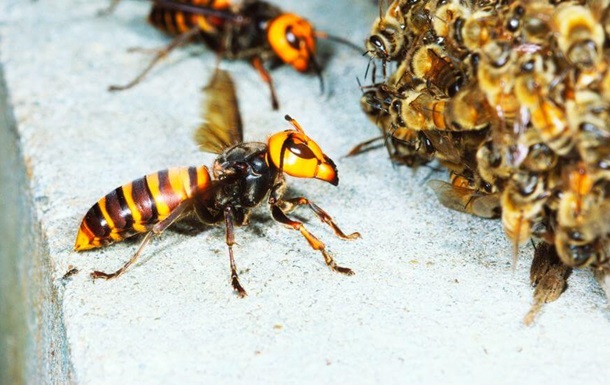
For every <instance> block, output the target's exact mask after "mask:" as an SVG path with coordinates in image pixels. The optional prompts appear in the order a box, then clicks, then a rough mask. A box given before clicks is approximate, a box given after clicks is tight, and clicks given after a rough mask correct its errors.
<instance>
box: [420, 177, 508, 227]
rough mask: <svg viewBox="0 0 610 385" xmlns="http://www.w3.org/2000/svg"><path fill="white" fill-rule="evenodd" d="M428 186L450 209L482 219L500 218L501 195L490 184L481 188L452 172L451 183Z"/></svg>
mask: <svg viewBox="0 0 610 385" xmlns="http://www.w3.org/2000/svg"><path fill="white" fill-rule="evenodd" d="M428 186H429V187H430V188H432V190H433V191H434V193H435V194H436V197H437V198H438V201H439V202H440V203H441V204H442V205H443V206H445V207H447V208H449V209H452V210H456V211H460V212H463V213H468V214H472V215H476V216H478V217H481V218H498V217H499V216H500V212H501V208H500V194H499V192H498V191H496V190H495V189H494V188H493V186H491V185H490V184H488V183H485V184H484V187H483V188H480V187H478V186H477V185H476V183H475V181H474V180H471V179H470V178H465V177H463V176H461V175H459V174H456V173H454V172H452V173H451V183H447V182H443V181H440V180H431V181H429V182H428Z"/></svg>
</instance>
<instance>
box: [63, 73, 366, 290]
mask: <svg viewBox="0 0 610 385" xmlns="http://www.w3.org/2000/svg"><path fill="white" fill-rule="evenodd" d="M206 89H207V93H208V95H207V102H206V106H205V114H204V116H205V118H206V122H205V123H204V124H202V125H201V126H200V127H199V129H198V131H197V133H196V140H197V141H198V142H199V144H200V145H201V148H202V150H204V151H209V152H214V153H218V154H219V155H218V157H217V158H216V160H215V161H214V165H213V166H212V175H210V171H209V169H208V168H207V167H206V166H197V167H181V168H170V169H167V170H162V171H158V172H155V173H152V174H149V175H146V176H145V177H143V178H139V179H136V180H134V181H132V182H130V183H127V184H125V185H123V186H120V187H118V188H116V189H114V190H113V191H112V192H110V193H109V194H107V195H106V196H105V197H103V198H102V199H100V200H99V201H98V202H97V203H95V204H94V205H93V206H92V207H91V208H90V209H89V211H88V212H87V214H86V215H85V217H84V219H83V221H82V223H81V225H80V229H79V231H78V235H77V236H76V243H75V246H74V249H75V250H77V251H81V250H87V249H91V248H96V247H101V246H104V245H107V244H110V243H113V242H118V241H121V240H123V239H125V238H127V237H131V236H133V235H136V234H145V236H144V239H143V240H142V243H141V244H140V246H139V248H138V250H137V251H136V252H135V254H134V255H133V256H132V257H131V259H130V260H129V261H128V262H127V263H126V264H125V265H123V266H122V267H121V268H120V269H118V270H117V271H115V272H113V273H104V272H100V271H95V272H93V273H92V276H93V277H94V278H105V279H110V278H115V277H117V276H119V275H121V274H122V273H123V272H125V270H126V269H127V268H128V267H129V266H130V265H132V264H133V263H135V262H136V261H137V259H138V257H139V255H140V254H141V252H142V250H143V248H144V246H145V245H146V244H147V243H148V242H149V241H150V240H151V238H152V236H153V235H155V234H160V233H162V232H163V231H164V230H165V229H167V228H168V227H169V226H170V225H172V224H173V223H175V222H176V221H178V220H180V219H182V218H184V217H185V216H187V215H191V214H194V215H195V216H196V218H198V219H199V220H200V221H201V222H202V223H204V224H220V223H224V225H225V228H226V243H227V245H228V247H229V260H230V266H231V279H232V285H233V288H234V289H235V290H236V291H237V293H238V294H239V295H240V296H245V295H246V291H245V290H244V289H243V287H242V286H241V284H240V283H239V279H238V275H237V268H236V267H235V261H234V257H233V244H234V243H235V236H234V230H233V229H234V226H235V225H237V226H241V225H245V224H247V222H248V216H249V214H250V210H251V209H253V208H254V207H256V206H258V205H259V204H261V203H262V202H263V201H265V200H266V201H267V203H268V204H269V209H270V210H271V215H272V217H273V219H275V220H276V221H277V222H279V223H281V224H283V225H285V226H287V227H289V228H291V229H294V230H297V231H299V232H300V233H301V234H302V235H303V237H305V239H306V240H307V242H308V243H309V245H310V246H311V247H312V248H313V249H315V250H320V252H321V253H322V255H323V256H324V260H325V261H326V264H327V265H328V266H329V267H330V268H331V269H332V270H334V271H337V272H339V273H343V274H347V275H351V274H353V272H352V270H351V269H349V268H346V267H341V266H338V265H337V264H336V263H335V261H334V259H333V257H332V256H331V254H330V253H328V252H327V251H326V248H325V245H324V243H323V242H322V241H320V240H319V239H318V238H317V237H316V236H314V235H313V234H312V233H310V232H309V231H308V230H307V229H306V228H305V226H304V225H303V223H301V222H299V221H297V220H294V219H291V218H289V217H288V216H287V214H288V213H289V212H290V211H292V210H293V209H295V208H296V207H298V206H301V205H306V206H308V207H309V208H310V209H311V210H312V211H313V212H314V213H315V215H316V216H317V217H318V218H319V219H320V220H322V221H323V222H324V223H326V224H327V225H329V226H330V227H331V228H332V230H333V231H334V233H335V234H336V235H337V236H338V237H339V238H342V239H355V238H357V237H359V234H358V233H352V234H349V235H346V234H344V233H343V232H342V231H341V229H339V227H338V226H337V225H336V224H335V223H334V221H333V219H332V218H331V217H330V216H329V215H328V214H327V213H326V212H325V211H324V210H322V209H321V208H320V207H319V206H317V205H316V204H315V203H313V202H311V201H310V200H309V199H307V198H305V197H297V198H292V199H284V198H283V194H284V191H285V189H286V186H285V180H284V173H286V174H288V175H291V176H295V177H300V178H316V179H320V180H323V181H326V182H329V183H331V184H333V185H337V184H338V183H339V178H338V176H337V170H336V167H335V164H334V163H333V161H332V160H331V159H330V158H329V157H327V156H326V155H325V154H324V153H323V152H322V150H321V149H320V147H319V146H318V144H317V143H316V142H314V141H313V140H312V139H310V138H309V137H308V136H307V135H306V134H305V132H304V131H303V129H302V128H301V126H300V125H299V124H298V123H297V122H296V121H295V120H294V119H292V118H290V117H289V116H288V115H286V120H288V121H289V122H290V123H291V124H292V125H293V127H294V129H291V130H286V131H282V132H278V133H276V134H274V135H272V136H270V137H269V139H268V141H267V143H261V142H243V139H242V125H241V117H240V114H239V109H238V106H237V98H236V95H235V90H234V86H233V83H232V80H231V78H230V77H229V75H228V73H226V72H224V71H221V70H217V72H216V74H215V76H214V77H213V79H212V82H211V84H210V85H209V86H208V87H207V88H206Z"/></svg>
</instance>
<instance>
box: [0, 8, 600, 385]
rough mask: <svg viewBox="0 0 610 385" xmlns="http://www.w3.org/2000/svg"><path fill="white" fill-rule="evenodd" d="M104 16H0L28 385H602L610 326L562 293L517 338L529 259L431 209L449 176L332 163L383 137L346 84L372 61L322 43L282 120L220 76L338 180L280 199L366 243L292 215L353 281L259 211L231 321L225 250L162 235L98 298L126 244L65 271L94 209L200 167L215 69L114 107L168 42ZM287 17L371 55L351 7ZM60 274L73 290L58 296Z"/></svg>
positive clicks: (578, 286)
mask: <svg viewBox="0 0 610 385" xmlns="http://www.w3.org/2000/svg"><path fill="white" fill-rule="evenodd" d="M105 4H106V2H105V1H96V2H92V1H88V0H79V1H77V0H73V1H68V0H66V1H55V2H50V1H36V2H35V1H11V0H9V1H4V2H2V3H1V4H0V37H1V41H0V55H1V60H2V66H3V69H4V76H5V79H6V83H7V86H8V90H9V104H10V105H11V106H12V108H13V109H14V112H13V113H14V116H15V120H16V123H17V124H16V128H13V127H7V128H4V127H3V128H2V129H10V130H16V133H17V135H18V143H19V145H20V146H21V148H20V150H19V151H21V152H20V153H17V154H18V155H19V156H20V157H21V159H19V162H20V164H21V165H27V177H28V178H29V179H28V182H27V184H28V185H29V189H30V190H29V191H19V192H17V194H23V199H25V201H26V202H28V203H29V204H31V205H33V206H31V210H30V211H31V212H32V213H33V214H34V219H35V220H34V223H33V224H31V227H30V228H31V229H35V230H38V233H37V235H36V236H35V237H36V239H38V241H36V242H34V241H32V242H30V243H29V247H34V245H35V246H36V248H37V249H36V250H29V251H28V248H27V247H25V248H22V249H20V250H22V251H21V253H24V254H23V255H20V256H18V258H22V259H21V260H19V261H17V262H13V264H14V265H17V267H15V270H19V269H21V270H19V271H22V273H23V269H24V268H25V269H29V270H27V271H28V272H27V274H26V273H23V274H22V276H21V277H22V278H23V279H25V280H26V281H25V282H22V281H18V282H16V283H15V284H16V285H17V284H19V286H18V287H15V288H11V287H6V286H5V285H4V286H2V290H3V291H5V293H6V291H7V290H13V289H14V290H15V292H16V293H17V292H20V291H23V290H29V292H27V293H25V294H23V296H24V297H26V298H29V300H28V301H27V302H25V305H26V306H25V307H26V309H27V310H26V314H22V315H21V316H23V317H22V319H23V320H24V321H23V323H22V327H21V328H18V329H20V330H21V331H20V332H17V331H15V332H16V333H18V334H19V333H21V335H25V334H27V337H23V339H24V340H27V341H29V342H27V344H26V345H27V347H26V348H25V350H23V351H24V352H25V354H24V355H23V356H24V359H25V361H26V362H23V363H22V367H23V370H22V371H21V372H20V373H23V376H22V378H23V380H24V381H25V382H27V383H37V384H43V383H56V384H64V383H70V382H71V383H75V384H81V385H93V384H119V383H120V384H167V383H172V384H195V383H231V384H257V383H261V384H262V383H265V384H268V383H292V384H335V383H336V384H339V383H352V384H367V383H368V384H372V383H388V384H393V383H396V384H397V383H442V384H451V383H469V384H487V383H495V384H516V383H542V382H546V383H554V384H576V383H578V384H581V383H587V384H602V383H604V384H605V383H607V381H608V378H609V377H610V368H609V365H608V357H610V343H608V341H610V326H609V318H610V311H609V309H608V305H607V302H606V299H605V296H604V293H603V290H602V289H601V288H600V286H599V285H598V283H597V282H596V281H595V279H594V277H593V274H591V272H590V271H576V272H575V273H574V274H573V275H572V276H571V278H570V281H569V284H570V287H569V289H568V291H567V292H566V293H565V294H564V295H563V296H562V297H561V298H560V299H559V300H558V301H556V302H555V303H552V304H550V305H548V306H546V307H545V308H544V309H543V311H542V314H541V315H540V316H539V317H538V319H537V320H536V322H535V324H534V325H533V326H531V327H526V326H524V325H523V323H522V318H523V316H524V315H525V314H526V312H527V311H528V309H529V307H530V304H531V299H532V290H531V288H530V286H529V271H528V270H529V263H530V261H531V255H532V249H531V247H530V246H528V247H523V248H522V250H521V253H520V256H519V263H518V265H517V267H516V269H515V271H514V272H513V270H512V268H511V259H512V255H511V246H510V245H509V243H508V241H507V240H506V239H505V237H504V235H503V233H502V230H501V228H500V224H499V222H497V221H486V220H480V219H476V218H473V217H470V216H468V215H465V214H461V213H456V212H451V211H448V210H446V209H444V208H443V207H441V206H440V205H439V204H438V203H437V202H436V200H435V199H434V197H433V194H432V192H431V191H430V190H429V188H428V187H427V186H426V185H425V181H426V180H427V178H437V179H438V178H446V175H445V174H443V173H441V172H433V171H431V170H430V169H428V168H422V169H420V170H419V171H418V172H416V173H414V172H413V171H412V170H410V169H407V168H395V167H392V165H391V164H390V162H389V161H388V159H387V156H386V154H385V152H384V151H383V150H380V151H372V152H368V153H366V154H364V155H362V156H360V157H357V158H342V155H343V154H345V153H347V152H348V150H349V149H350V148H351V147H352V146H353V145H355V144H356V143H359V142H361V141H363V140H366V139H368V138H370V137H372V136H374V135H376V134H377V133H376V132H375V130H374V129H373V127H372V126H371V124H369V122H368V121H367V120H366V119H365V117H364V116H363V115H362V113H361V112H360V110H359V102H358V101H359V97H360V91H359V89H358V86H357V84H356V77H357V76H358V77H362V76H363V74H364V69H365V67H366V64H367V60H366V59H365V58H363V57H361V55H359V54H357V53H354V52H353V51H352V50H350V49H348V48H345V47H342V46H337V45H334V44H332V43H329V42H324V41H322V42H320V46H321V50H322V54H321V56H322V58H323V60H322V61H323V62H324V67H325V69H324V77H325V80H326V86H327V87H326V91H325V93H324V94H323V95H320V90H319V85H318V81H317V79H316V78H315V77H313V76H303V75H300V74H298V73H296V72H294V71H293V70H291V69H290V68H284V67H283V68H278V69H276V70H274V71H273V72H272V74H273V77H274V79H275V82H276V85H277V93H278V96H279V98H280V102H281V108H280V110H279V111H278V112H273V111H271V109H270V104H269V99H268V92H267V89H266V87H265V86H264V85H263V84H262V82H261V80H260V79H259V76H258V74H257V73H256V72H255V71H254V70H252V69H251V68H250V67H249V65H248V64H246V63H239V62H234V63H229V62H224V63H223V64H222V66H223V68H225V69H227V70H229V71H231V72H232V73H233V75H234V77H235V80H236V83H237V88H238V92H239V97H240V101H241V107H242V114H243V120H244V122H245V136H246V138H247V139H248V140H263V139H264V138H265V137H266V136H267V135H268V134H270V133H272V132H275V131H277V130H282V129H285V128H287V127H288V125H287V123H286V122H285V121H284V120H283V115H284V114H286V113H289V114H291V115H292V116H293V117H295V118H296V119H297V120H299V121H300V123H301V124H302V125H303V126H304V127H305V129H306V130H307V132H308V133H309V134H310V136H312V137H313V138H315V139H316V140H317V141H318V143H320V145H321V146H322V147H323V149H324V150H325V152H326V153H327V154H329V155H330V156H331V157H332V158H333V159H334V160H335V161H336V163H337V165H338V167H339V171H340V177H341V183H340V184H339V186H338V187H333V186H331V185H329V184H325V183H323V182H320V181H315V180H296V179H291V180H290V182H291V184H290V185H291V190H290V192H289V193H290V194H295V195H296V194H304V195H306V196H307V197H310V198H311V199H313V200H314V201H315V202H317V203H318V204H319V205H320V206H322V207H323V208H325V209H326V210H327V211H328V212H329V213H331V215H333V216H334V218H335V219H336V221H337V223H338V224H339V225H340V226H341V227H342V228H343V229H344V230H345V231H346V232H351V231H360V232H361V233H362V239H360V240H357V241H353V242H346V241H341V240H339V239H337V238H336V237H334V235H333V234H332V232H331V231H329V229H328V228H327V227H326V226H324V225H323V224H321V223H320V222H319V221H318V220H316V219H315V217H313V215H311V213H310V212H307V211H304V210H303V211H299V212H298V216H299V217H300V218H304V219H305V220H306V221H307V224H308V226H309V228H310V230H312V231H313V232H314V233H315V234H317V235H318V236H319V237H320V238H321V239H322V240H323V241H324V242H326V244H327V245H328V247H329V250H330V251H331V252H332V253H333V254H334V256H335V257H336V259H337V261H338V262H339V263H340V264H343V265H345V266H349V267H351V268H353V269H354V270H355V271H356V275H355V276H353V277H345V276H341V275H339V274H335V273H332V272H331V271H329V269H328V268H327V267H326V266H325V264H324V262H323V259H322V257H321V255H320V254H319V253H318V252H315V251H313V250H311V249H310V248H309V246H308V245H307V243H306V242H305V240H304V239H302V237H301V236H300V235H299V234H298V233H296V232H294V231H290V230H287V229H286V228H283V227H282V226H280V225H277V224H275V223H274V222H273V221H272V220H271V219H270V217H269V215H268V212H267V209H266V208H265V207H261V208H260V209H259V210H258V211H257V212H256V215H255V216H254V218H253V223H252V224H251V226H249V227H248V228H240V229H238V230H237V232H236V237H237V241H238V245H237V246H236V248H235V254H236V260H237V265H238V268H239V270H240V274H241V280H242V284H243V285H244V286H245V288H246V289H247V290H248V293H249V296H248V297H247V298H245V299H239V298H237V297H236V296H235V295H234V294H233V293H232V291H231V287H230V284H229V269H228V257H227V250H226V246H225V243H224V230H223V229H222V228H206V229H205V231H203V232H201V233H199V234H197V235H187V234H182V233H178V232H175V231H168V232H167V233H166V234H164V235H163V236H161V237H159V238H156V239H155V240H154V241H153V243H152V244H151V245H150V246H149V247H148V248H147V249H146V252H145V254H144V257H143V259H142V261H141V262H140V263H139V264H138V265H137V266H135V268H133V269H132V270H131V271H129V272H128V273H127V274H125V275H124V276H122V277H120V278H119V279H117V280H114V281H108V282H100V281H97V282H93V281H92V280H91V278H89V275H88V273H89V272H90V271H91V270H93V269H101V270H113V269H116V268H118V267H119V266H120V265H121V264H123V263H124V262H125V261H126V260H127V259H128V258H129V256H130V255H131V253H133V252H134V250H135V248H136V246H137V243H134V242H124V243H122V244H118V245H114V246H110V247H107V248H103V249H100V250H96V251H91V252H86V253H81V254H77V253H75V252H73V251H72V246H73V242H74V237H75V235H76V231H77V229H78V226H79V223H80V220H81V219H82V216H83V215H84V214H85V212H86V211H87V210H88V209H89V207H90V206H91V205H92V204H93V203H94V202H95V201H96V200H97V199H99V198H100V197H102V196H103V195H104V194H106V193H107V192H109V191H110V190H112V189H113V188H115V187H117V186H119V185H121V184H123V183H125V182H128V181H130V180H132V179H134V178H137V177H140V176H143V175H145V174H147V173H150V172H152V171H156V170H159V169H163V168H167V167H170V166H182V165H197V164H202V163H203V164H210V162H211V161H212V159H213V156H212V155H209V154H202V153H200V152H199V151H198V150H197V147H196V145H195V144H194V143H193V141H192V140H191V134H192V131H193V129H194V127H195V126H196V125H197V123H198V121H199V115H200V112H199V110H200V104H201V100H202V94H201V91H200V89H201V87H202V86H203V85H204V84H205V83H206V81H207V80H208V77H209V75H210V73H211V71H212V70H213V68H214V65H215V56H214V55H213V54H212V53H210V52H207V51H206V50H205V48H202V47H194V48H188V49H179V50H177V51H176V52H174V53H173V54H172V55H171V56H170V57H169V59H167V60H165V61H164V62H163V63H162V64H160V65H159V66H158V67H157V68H156V69H155V70H154V71H153V72H152V73H151V74H150V76H148V77H147V78H146V80H145V81H144V82H143V83H142V84H141V85H140V86H138V87H136V88H135V89H133V90H129V91H126V92H122V93H114V94H112V93H108V92H107V91H106V88H107V86H108V85H109V84H111V83H122V82H126V81H128V80H130V79H131V77H132V76H134V75H135V74H136V73H138V71H140V70H141V69H142V68H143V67H144V66H145V64H146V63H147V60H148V58H149V56H147V55H146V54H141V53H127V52H126V49H127V48H129V47H160V46H163V45H164V44H166V43H167V42H168V38H167V37H165V36H164V35H163V34H161V33H159V32H157V31H156V30H154V29H153V28H152V27H150V26H149V25H147V23H146V21H145V15H146V14H147V10H148V8H149V5H148V4H147V3H145V2H134V1H131V2H130V1H125V2H124V3H122V4H121V5H120V6H119V8H118V10H117V12H116V13H115V14H114V15H112V16H108V17H97V16H96V12H97V11H98V10H99V9H100V8H103V7H104V6H105ZM282 6H283V7H284V8H285V9H287V10H293V11H295V12H298V13H300V14H302V15H304V16H306V17H307V18H309V19H310V20H312V21H314V22H315V24H316V26H317V27H318V28H319V29H322V30H326V31H329V32H331V33H334V34H336V35H340V36H344V37H349V38H350V39H351V40H353V41H362V40H363V39H364V37H365V35H366V33H367V31H368V30H369V27H370V24H371V22H372V20H373V19H374V17H375V15H377V9H376V7H375V6H374V5H373V4H372V2H370V1H366V0H360V1H351V0H336V1H310V2H303V1H296V0H292V1H284V2H282ZM5 136H6V135H3V138H4V137H5ZM9 137H10V135H9ZM15 169H16V172H17V171H20V170H19V167H16V168H15ZM24 169H25V167H24ZM431 173H432V174H431ZM2 183H5V180H3V181H2ZM2 193H3V194H4V193H5V190H2ZM13 193H15V192H14V191H13ZM7 212H8V213H9V215H15V216H19V215H20V214H19V213H17V212H15V210H13V211H7ZM3 215H5V214H3ZM13 220H18V218H13ZM16 238H19V236H16ZM36 258H40V259H41V260H37V259H36ZM69 265H74V266H76V267H78V269H79V270H80V272H79V273H78V274H76V275H74V276H72V277H71V278H70V279H67V280H62V276H63V274H64V273H65V272H66V271H67V270H68V266H69ZM2 266H3V268H4V266H12V265H10V264H9V265H6V264H4V265H2ZM30 280H31V281H30ZM19 282H21V283H19ZM5 297H11V296H10V295H8V296H5ZM17 297H20V296H17ZM3 311H4V310H3ZM21 316H17V319H20V318H19V317H21ZM3 318H5V317H3ZM25 320H27V321H25ZM3 321H4V320H3ZM4 338H5V337H4V335H3V339H4ZM0 346H4V345H0ZM13 364H15V365H19V363H15V362H13ZM19 370H21V369H18V370H17V371H19Z"/></svg>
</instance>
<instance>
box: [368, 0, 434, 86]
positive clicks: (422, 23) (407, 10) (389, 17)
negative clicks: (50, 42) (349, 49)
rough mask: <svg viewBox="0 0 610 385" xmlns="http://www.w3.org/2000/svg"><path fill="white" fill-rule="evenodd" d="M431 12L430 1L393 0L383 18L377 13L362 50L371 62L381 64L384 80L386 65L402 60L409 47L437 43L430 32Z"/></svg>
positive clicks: (432, 32) (431, 3) (432, 31)
mask: <svg viewBox="0 0 610 385" xmlns="http://www.w3.org/2000/svg"><path fill="white" fill-rule="evenodd" d="M433 8H434V2H432V1H426V0H394V1H393V2H392V3H391V4H390V6H389V7H388V10H387V11H386V13H385V15H382V12H381V8H380V9H379V17H378V18H377V19H376V20H375V21H374V22H373V28H372V29H371V34H370V36H369V37H368V39H367V40H366V41H365V47H366V52H367V53H368V54H369V56H371V58H373V59H380V60H381V61H382V63H383V75H384V78H385V76H386V64H387V63H388V62H391V61H398V60H401V59H402V58H403V57H404V55H405V53H406V52H407V50H408V46H409V44H410V43H413V42H415V40H421V41H422V42H424V44H428V43H432V42H436V41H437V40H438V39H437V38H436V36H435V34H434V30H433V28H432V14H433Z"/></svg>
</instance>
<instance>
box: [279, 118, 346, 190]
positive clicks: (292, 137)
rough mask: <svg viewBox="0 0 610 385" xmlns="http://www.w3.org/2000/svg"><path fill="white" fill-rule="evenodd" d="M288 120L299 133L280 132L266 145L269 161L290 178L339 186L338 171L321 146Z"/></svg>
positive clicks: (294, 122)
mask: <svg viewBox="0 0 610 385" xmlns="http://www.w3.org/2000/svg"><path fill="white" fill-rule="evenodd" d="M286 119H287V120H289V121H290V122H291V123H292V124H293V125H294V126H295V128H296V129H297V130H296V131H294V130H286V131H282V132H278V133H276V134H274V135H272V136H271V137H269V141H268V143H267V145H268V148H269V159H270V162H271V163H273V165H274V166H276V167H277V168H279V169H280V171H283V172H285V173H286V174H288V175H290V176H295V177H298V178H316V179H321V180H324V181H326V182H329V183H330V184H332V185H335V186H336V185H337V184H339V177H338V176H337V168H336V166H335V164H334V163H333V161H332V160H331V159H330V158H329V157H328V156H326V155H325V154H324V153H323V152H322V149H321V148H320V146H318V144H317V143H316V142H314V141H313V140H312V139H310V138H309V137H308V136H307V135H305V133H304V132H303V130H302V129H301V127H300V126H299V125H298V123H297V122H296V121H295V120H294V119H289V118H288V117H287V118H286Z"/></svg>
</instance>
